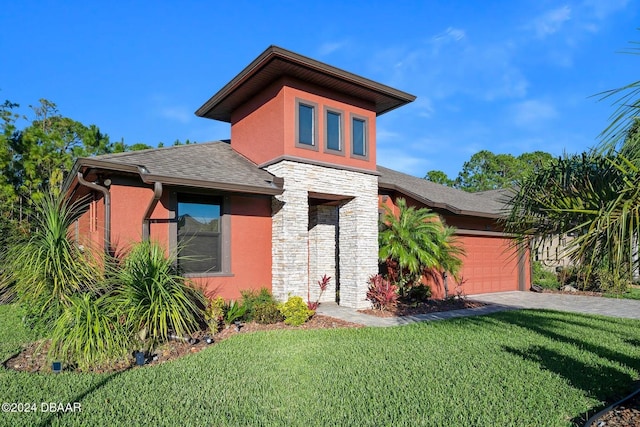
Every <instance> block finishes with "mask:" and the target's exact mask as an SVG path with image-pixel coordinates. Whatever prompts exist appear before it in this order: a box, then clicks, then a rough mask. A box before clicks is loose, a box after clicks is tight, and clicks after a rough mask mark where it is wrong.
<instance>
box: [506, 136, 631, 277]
mask: <svg viewBox="0 0 640 427" xmlns="http://www.w3.org/2000/svg"><path fill="white" fill-rule="evenodd" d="M636 135H637V133H632V132H629V137H627V138H626V139H625V141H624V142H623V144H622V146H621V147H620V148H618V149H616V148H615V147H613V146H609V147H604V146H601V147H599V148H598V149H594V150H591V151H590V152H587V153H583V154H581V155H572V156H567V155H565V156H564V157H562V158H559V159H556V160H554V161H553V162H550V163H549V165H547V166H546V167H545V168H543V169H542V170H541V171H539V172H538V174H536V175H533V176H530V177H529V178H527V179H525V180H524V182H523V183H522V184H521V186H520V188H519V190H518V191H517V193H516V194H515V196H514V197H513V199H512V200H511V201H510V202H509V205H510V212H509V214H508V216H507V218H506V220H505V229H506V231H508V232H511V233H515V234H517V235H518V236H519V239H518V242H519V243H520V244H525V243H526V241H527V240H528V239H529V238H530V237H532V236H535V237H537V238H539V239H540V240H543V241H544V240H545V239H549V238H551V237H552V236H554V235H559V234H565V233H569V234H573V235H575V236H577V237H576V238H575V239H573V240H571V241H570V242H569V244H568V246H567V249H566V255H567V256H569V257H570V258H571V259H572V260H573V262H574V263H576V264H577V265H579V266H582V267H584V268H585V271H586V276H585V282H587V281H588V279H589V276H590V274H591V272H593V271H596V270H602V269H604V270H605V271H607V272H608V273H609V274H610V275H611V278H612V280H613V282H614V283H613V284H614V285H617V286H620V285H621V284H622V283H626V282H628V281H629V280H630V278H631V277H630V275H631V272H632V271H635V270H636V269H637V267H638V260H637V236H638V230H639V228H640V138H639V137H637V136H636ZM622 287H624V286H622Z"/></svg>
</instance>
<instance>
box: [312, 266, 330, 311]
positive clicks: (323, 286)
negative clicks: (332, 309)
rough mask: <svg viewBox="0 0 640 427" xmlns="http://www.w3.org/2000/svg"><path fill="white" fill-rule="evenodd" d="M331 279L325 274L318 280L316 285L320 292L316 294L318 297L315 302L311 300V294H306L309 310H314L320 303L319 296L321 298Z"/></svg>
mask: <svg viewBox="0 0 640 427" xmlns="http://www.w3.org/2000/svg"><path fill="white" fill-rule="evenodd" d="M330 281H331V276H327V275H326V274H325V275H324V276H322V277H321V278H320V280H318V286H319V287H320V294H319V295H318V299H316V300H315V302H311V295H307V306H308V307H309V310H314V311H315V310H316V309H317V308H318V306H319V305H320V298H322V294H323V293H324V291H326V290H327V286H329V282H330Z"/></svg>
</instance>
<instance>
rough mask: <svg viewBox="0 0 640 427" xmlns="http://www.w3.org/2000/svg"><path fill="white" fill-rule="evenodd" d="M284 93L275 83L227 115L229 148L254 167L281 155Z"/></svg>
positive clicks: (280, 85) (278, 83)
mask: <svg viewBox="0 0 640 427" xmlns="http://www.w3.org/2000/svg"><path fill="white" fill-rule="evenodd" d="M284 102H285V101H284V90H283V87H282V81H281V80H277V81H275V82H274V83H272V84H271V85H269V86H268V87H267V88H265V89H264V90H262V91H261V92H260V93H259V94H258V95H257V96H255V97H254V98H252V99H251V100H250V101H248V102H247V103H246V104H244V105H242V106H241V107H240V108H238V109H237V110H236V111H234V112H233V114H232V115H231V146H232V147H233V149H234V150H235V151H237V152H238V153H240V154H242V155H243V156H245V157H246V158H247V159H249V160H251V161H252V162H254V163H256V164H261V163H264V162H268V161H269V160H272V159H275V158H277V157H279V156H282V154H283V153H284V139H285V138H284V125H285V121H284V120H283V115H284Z"/></svg>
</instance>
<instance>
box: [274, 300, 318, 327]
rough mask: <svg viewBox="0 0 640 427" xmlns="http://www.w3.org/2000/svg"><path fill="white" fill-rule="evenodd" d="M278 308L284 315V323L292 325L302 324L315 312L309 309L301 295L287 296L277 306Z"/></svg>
mask: <svg viewBox="0 0 640 427" xmlns="http://www.w3.org/2000/svg"><path fill="white" fill-rule="evenodd" d="M278 309H279V310H280V313H282V315H283V316H284V323H286V324H287V325H292V326H300V325H302V324H303V323H304V322H306V321H307V320H309V318H310V317H311V316H313V314H314V313H315V312H314V311H313V310H309V307H307V303H305V302H304V300H303V299H302V297H289V299H288V300H287V302H285V303H284V304H280V305H279V306H278Z"/></svg>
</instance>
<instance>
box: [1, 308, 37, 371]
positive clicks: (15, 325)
mask: <svg viewBox="0 0 640 427" xmlns="http://www.w3.org/2000/svg"><path fill="white" fill-rule="evenodd" d="M23 315H24V313H23V311H22V310H21V309H19V308H18V307H17V306H16V305H0V363H1V362H4V361H5V360H6V359H8V358H9V357H11V356H13V355H14V354H15V353H17V352H18V351H20V350H21V349H22V345H23V344H24V343H27V342H29V341H32V340H33V339H34V338H35V334H34V333H33V332H32V331H30V330H29V329H27V328H25V327H24V325H23V324H22V316H23Z"/></svg>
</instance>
